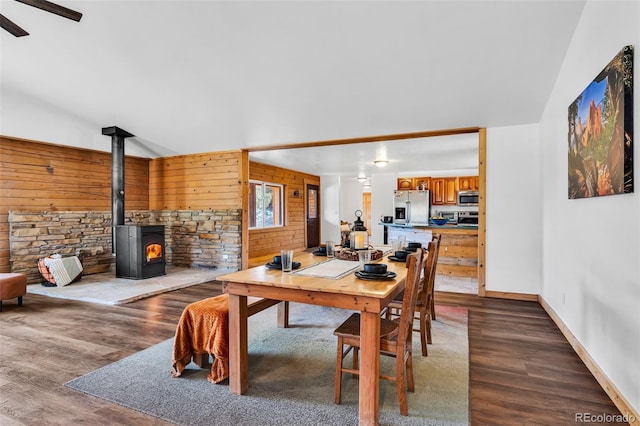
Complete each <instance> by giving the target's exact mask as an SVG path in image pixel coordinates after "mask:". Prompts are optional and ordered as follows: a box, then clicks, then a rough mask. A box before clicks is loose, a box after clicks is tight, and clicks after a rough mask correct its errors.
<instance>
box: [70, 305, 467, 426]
mask: <svg viewBox="0 0 640 426" xmlns="http://www.w3.org/2000/svg"><path fill="white" fill-rule="evenodd" d="M290 309H291V310H290V321H291V328H287V329H283V328H278V327H276V309H267V310H265V311H262V312H260V313H258V314H256V315H253V316H252V317H250V318H249V390H248V392H247V394H245V395H234V394H232V393H231V392H230V391H229V387H228V380H225V381H224V382H222V383H220V384H212V383H210V382H208V381H207V372H208V370H207V369H200V368H198V367H197V366H195V365H194V364H190V365H189V366H188V367H187V370H185V372H184V373H183V375H182V376H181V377H178V378H172V377H171V375H170V369H171V355H172V349H173V339H169V340H166V341H164V342H162V343H159V344H157V345H155V346H152V347H150V348H148V349H146V350H144V351H141V352H138V353H136V354H134V355H132V356H130V357H127V358H124V359H122V360H120V361H117V362H115V363H112V364H109V365H107V366H106V367H103V368H101V369H99V370H96V371H94V372H91V373H89V374H87V375H84V376H82V377H80V378H77V379H75V380H72V381H70V382H68V383H66V384H65V385H66V386H68V387H70V388H73V389H76V390H78V391H81V392H84V393H87V394H89V395H93V396H97V397H100V398H103V399H106V400H108V401H112V402H115V403H118V404H120V405H122V406H125V407H129V408H132V409H135V410H138V411H141V412H143V413H147V414H150V415H152V416H155V417H158V418H161V419H164V420H167V421H169V422H173V423H175V424H179V425H234V426H243V425H247V426H248V425H261V426H265V425H274V426H276V425H277V426H280V425H300V426H304V425H309V426H311V425H313V426H316V425H323V426H325V425H340V426H343V425H356V424H357V423H358V379H357V378H353V377H351V375H349V374H345V375H344V376H343V387H342V404H340V405H336V404H334V403H333V393H334V379H335V362H336V361H335V357H336V347H337V341H336V337H335V336H334V335H333V330H334V329H335V328H336V327H337V326H338V325H339V324H340V323H341V322H342V321H344V320H345V319H346V318H347V317H348V316H349V315H350V311H347V310H343V309H337V308H326V307H322V306H314V305H304V304H299V303H292V304H291V308H290ZM436 310H437V317H438V320H437V321H434V323H433V344H432V345H429V356H428V357H422V356H421V354H420V339H419V338H416V339H414V358H413V360H414V377H415V384H416V392H415V393H410V392H409V393H408V394H407V399H408V405H409V416H408V417H403V416H400V412H399V408H398V395H397V391H396V388H395V384H394V383H391V382H387V381H384V380H383V381H381V382H380V424H381V425H466V424H468V420H469V415H468V412H469V402H468V393H469V351H468V336H467V311H466V309H461V308H452V307H442V306H436ZM414 336H416V337H417V333H416V334H414ZM345 362H350V356H349V357H347V359H346V360H345ZM392 366H393V360H392V359H390V358H388V357H382V358H381V371H387V372H388V371H389V368H390V367H392Z"/></svg>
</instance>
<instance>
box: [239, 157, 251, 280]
mask: <svg viewBox="0 0 640 426" xmlns="http://www.w3.org/2000/svg"><path fill="white" fill-rule="evenodd" d="M238 173H239V176H238V180H239V181H240V188H239V191H238V192H239V194H238V196H239V197H240V200H241V204H242V231H241V234H242V235H241V237H240V240H241V241H242V243H241V244H242V253H241V256H242V259H241V269H246V268H248V267H249V152H248V151H242V152H241V153H240V170H239V171H238Z"/></svg>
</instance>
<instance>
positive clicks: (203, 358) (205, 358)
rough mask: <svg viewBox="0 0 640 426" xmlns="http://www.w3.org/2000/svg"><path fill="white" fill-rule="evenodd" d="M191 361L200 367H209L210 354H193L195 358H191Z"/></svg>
mask: <svg viewBox="0 0 640 426" xmlns="http://www.w3.org/2000/svg"><path fill="white" fill-rule="evenodd" d="M191 360H192V361H193V363H194V364H195V365H197V366H198V367H200V368H205V367H206V366H208V365H209V354H208V353H203V354H193V356H192V357H191Z"/></svg>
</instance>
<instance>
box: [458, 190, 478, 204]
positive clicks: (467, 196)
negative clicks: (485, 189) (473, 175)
mask: <svg viewBox="0 0 640 426" xmlns="http://www.w3.org/2000/svg"><path fill="white" fill-rule="evenodd" d="M479 199H480V197H479V194H478V191H459V192H458V205H459V206H477V205H478V200H479Z"/></svg>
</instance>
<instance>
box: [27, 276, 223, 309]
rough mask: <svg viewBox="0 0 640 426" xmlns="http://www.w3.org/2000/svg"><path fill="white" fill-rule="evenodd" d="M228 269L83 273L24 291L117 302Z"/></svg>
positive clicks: (204, 279)
mask: <svg viewBox="0 0 640 426" xmlns="http://www.w3.org/2000/svg"><path fill="white" fill-rule="evenodd" d="M229 272H230V271H229V270H226V269H213V268H182V267H167V268H166V275H161V276H158V277H152V278H146V279H143V280H131V279H126V278H116V277H115V273H114V272H107V273H102V274H91V275H86V276H83V277H82V279H81V280H80V281H78V282H75V283H72V284H69V285H67V286H64V287H44V286H43V285H41V284H31V285H28V286H27V293H32V294H40V295H43V296H48V297H57V298H61V299H70V300H80V301H83V302H92V303H101V304H103V305H119V304H122V303H128V302H132V301H134V300H139V299H143V298H145V297H149V296H153V295H155V294H160V293H164V292H166V291H171V290H177V289H179V288H184V287H189V286H192V285H195V284H201V283H205V282H208V281H213V280H215V279H216V277H218V276H220V275H223V274H226V273H229Z"/></svg>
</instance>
